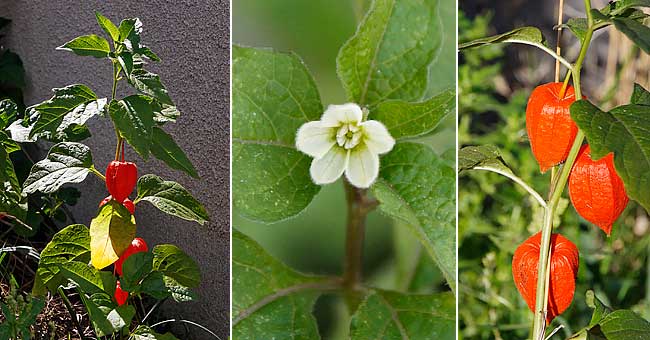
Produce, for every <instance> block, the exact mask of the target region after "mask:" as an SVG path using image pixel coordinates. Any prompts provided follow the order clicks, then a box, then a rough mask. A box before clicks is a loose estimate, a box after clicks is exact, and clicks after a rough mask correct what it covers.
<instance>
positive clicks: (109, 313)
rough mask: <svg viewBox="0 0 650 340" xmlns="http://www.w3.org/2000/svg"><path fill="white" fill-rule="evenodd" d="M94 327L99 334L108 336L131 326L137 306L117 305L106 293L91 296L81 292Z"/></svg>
mask: <svg viewBox="0 0 650 340" xmlns="http://www.w3.org/2000/svg"><path fill="white" fill-rule="evenodd" d="M79 296H80V297H81V301H82V302H83V304H84V306H86V310H87V311H88V316H89V319H90V322H91V324H92V325H93V329H94V330H95V332H96V333H97V336H100V337H101V336H106V335H110V334H113V333H116V332H120V331H121V330H122V329H123V328H125V327H127V326H129V325H130V324H131V321H132V320H133V317H134V316H135V308H134V307H133V306H129V305H123V306H117V305H116V304H115V302H113V300H112V299H111V296H109V295H108V294H106V293H95V294H93V295H91V296H90V297H88V296H86V294H79Z"/></svg>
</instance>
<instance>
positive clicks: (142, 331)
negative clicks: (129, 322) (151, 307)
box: [129, 325, 178, 340]
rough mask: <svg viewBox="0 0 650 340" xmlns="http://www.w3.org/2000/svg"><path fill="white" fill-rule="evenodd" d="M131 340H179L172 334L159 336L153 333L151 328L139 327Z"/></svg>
mask: <svg viewBox="0 0 650 340" xmlns="http://www.w3.org/2000/svg"><path fill="white" fill-rule="evenodd" d="M129 340H178V338H176V337H175V336H173V335H172V334H171V333H165V334H158V333H156V332H154V331H153V329H151V328H150V327H149V326H145V325H139V326H138V328H136V329H135V330H134V331H133V333H132V335H131V337H130V338H129Z"/></svg>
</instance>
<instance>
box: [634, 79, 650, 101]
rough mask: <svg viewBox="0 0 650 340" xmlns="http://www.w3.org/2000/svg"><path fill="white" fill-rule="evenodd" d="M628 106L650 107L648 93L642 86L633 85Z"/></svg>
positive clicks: (649, 94)
mask: <svg viewBox="0 0 650 340" xmlns="http://www.w3.org/2000/svg"><path fill="white" fill-rule="evenodd" d="M630 104H638V105H646V106H650V92H648V91H646V90H645V89H644V88H643V86H641V85H639V84H636V83H635V84H634V91H633V92H632V98H630Z"/></svg>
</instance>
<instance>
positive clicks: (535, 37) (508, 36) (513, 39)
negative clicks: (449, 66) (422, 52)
mask: <svg viewBox="0 0 650 340" xmlns="http://www.w3.org/2000/svg"><path fill="white" fill-rule="evenodd" d="M500 43H522V44H527V45H533V46H538V47H546V39H545V38H544V36H543V35H542V31H540V30H539V28H537V27H531V26H526V27H520V28H516V29H514V30H512V31H510V32H506V33H503V34H498V35H493V36H491V37H486V38H481V39H476V40H473V41H469V42H466V43H463V44H460V46H459V49H461V50H463V49H466V48H474V47H481V46H485V45H492V44H500Z"/></svg>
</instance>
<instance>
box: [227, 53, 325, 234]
mask: <svg viewBox="0 0 650 340" xmlns="http://www.w3.org/2000/svg"><path fill="white" fill-rule="evenodd" d="M232 49H233V50H232V54H233V62H232V63H233V66H232V67H233V80H232V82H233V85H232V86H233V106H232V108H233V110H232V115H233V117H232V123H233V127H232V134H233V135H232V143H233V145H232V154H233V161H232V164H233V169H232V174H233V178H232V183H233V202H234V203H233V206H234V207H235V208H236V209H237V210H238V212H240V213H241V214H242V215H244V216H246V217H248V218H250V219H253V220H258V221H263V222H268V223H270V222H276V221H279V220H282V219H286V218H288V217H292V216H295V215H296V214H298V213H299V212H301V211H302V210H304V209H305V208H306V207H307V205H309V203H310V202H311V200H312V199H313V198H314V196H315V195H316V194H317V193H318V191H319V190H320V187H318V186H316V185H315V184H313V182H312V181H311V178H310V176H309V164H310V162H311V158H310V157H308V156H307V155H305V154H303V153H301V152H299V151H297V150H296V149H295V137H296V132H297V131H298V128H300V126H302V124H304V123H306V122H309V121H313V120H318V119H319V117H320V116H321V114H322V113H323V107H322V105H321V102H320V96H319V94H318V89H317V88H316V84H315V82H314V79H313V78H312V76H311V75H310V74H309V71H308V70H307V68H306V67H305V65H304V64H303V62H302V61H301V60H300V58H298V57H297V56H296V55H293V54H283V53H277V52H274V51H271V50H263V49H254V48H245V47H240V46H233V48H232Z"/></svg>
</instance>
